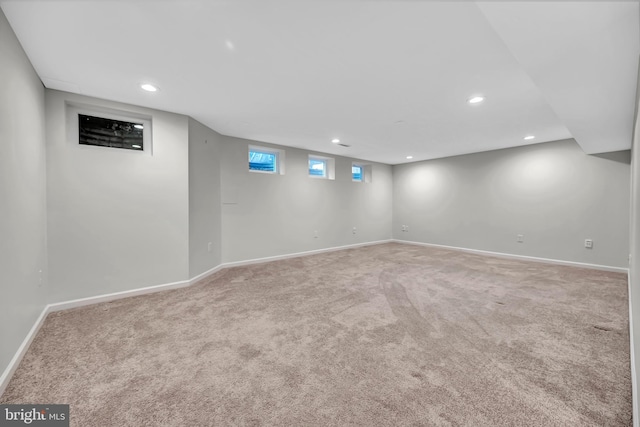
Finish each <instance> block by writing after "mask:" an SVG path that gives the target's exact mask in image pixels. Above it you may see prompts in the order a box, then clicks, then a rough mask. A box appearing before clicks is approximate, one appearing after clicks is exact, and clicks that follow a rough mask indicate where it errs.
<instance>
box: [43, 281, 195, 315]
mask: <svg viewBox="0 0 640 427" xmlns="http://www.w3.org/2000/svg"><path fill="white" fill-rule="evenodd" d="M190 284H191V281H190V280H184V281H181V282H173V283H165V284H163V285H155V286H147V287H145V288H138V289H131V290H129V291H122V292H114V293H111V294H104V295H96V296H94V297H87V298H80V299H74V300H71V301H63V302H56V303H53V304H49V305H47V308H48V309H49V312H50V313H52V312H54V311H60V310H68V309H70V308H76V307H83V306H85V305H93V304H99V303H101V302H108V301H114V300H117V299H122V298H129V297H134V296H137V295H144V294H151V293H154V292H160V291H166V290H169V289H178V288H184V287H185V286H189V285H190Z"/></svg>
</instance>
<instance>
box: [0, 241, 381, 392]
mask: <svg viewBox="0 0 640 427" xmlns="http://www.w3.org/2000/svg"><path fill="white" fill-rule="evenodd" d="M390 241H391V240H380V241H375V242H366V243H358V244H354V245H346V246H337V247H333V248H325V249H318V250H313V251H306V252H298V253H292V254H286V255H278V256H273V257H267V258H259V259H252V260H246V261H236V262H229V263H225V264H220V265H217V266H215V267H213V268H211V269H210V270H207V271H205V272H203V273H201V274H198V275H197V276H195V277H192V278H191V279H189V280H184V281H180V282H173V283H165V284H162V285H155V286H147V287H144V288H138V289H131V290H128V291H122V292H114V293H110V294H103V295H97V296H93V297H87V298H79V299H75V300H70V301H62V302H57V303H52V304H47V305H46V306H45V307H44V308H43V309H42V313H40V316H38V319H37V320H36V322H35V323H34V325H33V326H32V327H31V330H30V331H29V333H28V334H27V336H26V337H25V339H24V341H23V342H22V344H21V345H20V347H19V348H18V351H17V352H16V354H15V355H14V356H13V358H12V359H11V362H9V365H8V366H7V368H6V369H5V370H4V372H3V373H2V376H1V377H0V396H2V394H3V393H4V391H5V389H6V388H7V386H8V385H9V381H10V380H11V377H12V376H13V374H14V373H15V371H16V369H18V365H20V362H21V361H22V358H23V357H24V355H25V354H26V352H27V350H28V349H29V346H30V345H31V342H32V341H33V339H34V338H35V336H36V335H37V333H38V331H39V330H40V327H41V326H42V324H43V323H44V320H45V319H46V317H47V315H48V314H49V313H53V312H56V311H61V310H68V309H70V308H77V307H83V306H87V305H92V304H99V303H102V302H108V301H114V300H118V299H122V298H129V297H133V296H137V295H145V294H151V293H155V292H160V291H166V290H170V289H178V288H184V287H186V286H191V285H193V284H195V283H197V282H199V281H200V280H202V279H205V278H206V277H208V276H210V275H212V274H213V273H216V272H218V271H220V270H222V269H225V268H229V267H236V266H240V265H250V264H259V263H264V262H269V261H277V260H281V259H286V258H296V257H301V256H305V255H313V254H319V253H323V252H333V251H339V250H343V249H350V248H357V247H362V246H369V245H377V244H380V243H388V242H390Z"/></svg>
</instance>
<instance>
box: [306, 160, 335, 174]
mask: <svg viewBox="0 0 640 427" xmlns="http://www.w3.org/2000/svg"><path fill="white" fill-rule="evenodd" d="M335 169H336V161H335V159H333V158H331V157H322V156H316V155H309V177H311V178H324V179H335V177H336V171H335Z"/></svg>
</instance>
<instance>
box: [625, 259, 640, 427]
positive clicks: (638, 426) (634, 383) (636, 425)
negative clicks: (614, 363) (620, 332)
mask: <svg viewBox="0 0 640 427" xmlns="http://www.w3.org/2000/svg"><path fill="white" fill-rule="evenodd" d="M627 283H628V286H629V288H628V295H629V359H630V360H629V361H630V365H631V404H632V405H633V412H632V414H633V415H632V416H633V427H640V420H639V419H638V416H639V415H638V378H637V376H636V363H635V361H636V355H635V349H634V345H633V343H634V338H633V305H632V304H631V270H629V272H628V273H627Z"/></svg>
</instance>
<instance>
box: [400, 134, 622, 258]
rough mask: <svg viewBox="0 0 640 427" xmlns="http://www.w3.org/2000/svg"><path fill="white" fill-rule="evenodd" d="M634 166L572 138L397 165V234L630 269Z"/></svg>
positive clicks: (462, 245) (403, 238) (620, 156)
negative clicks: (520, 238)
mask: <svg viewBox="0 0 640 427" xmlns="http://www.w3.org/2000/svg"><path fill="white" fill-rule="evenodd" d="M629 162H630V159H629V152H628V151H626V152H619V153H611V154H608V155H601V156H589V155H586V154H584V152H583V151H582V150H581V149H580V147H579V146H578V145H577V144H576V143H575V141H573V140H567V141H558V142H550V143H544V144H536V145H530V146H524V147H518V148H511V149H505V150H497V151H491V152H486V153H478V154H470V155H464V156H457V157H450V158H444V159H438V160H431V161H425V162H418V163H411V164H406V165H401V166H395V167H394V170H393V172H394V212H393V235H394V238H396V239H402V240H410V241H416V242H424V243H434V244H441V245H448V246H456V247H462V248H469V249H479V250H487V251H494V252H503V253H508V254H517V255H526V256H534V257H541V258H551V259H556V260H564V261H573V262H582V263H590V264H598V265H605V266H613V267H623V268H626V267H627V265H628V247H629V246H628V245H629V237H628V223H629V173H630V171H629V170H630V169H629V168H630V167H629ZM402 225H408V226H409V231H408V232H402V231H401V226H402ZM517 234H523V235H524V242H523V243H517V242H516V235H517ZM587 238H590V239H593V241H594V246H593V249H585V248H584V239H587Z"/></svg>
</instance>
